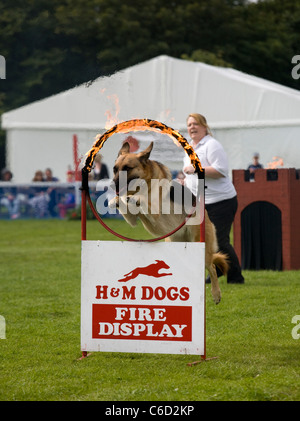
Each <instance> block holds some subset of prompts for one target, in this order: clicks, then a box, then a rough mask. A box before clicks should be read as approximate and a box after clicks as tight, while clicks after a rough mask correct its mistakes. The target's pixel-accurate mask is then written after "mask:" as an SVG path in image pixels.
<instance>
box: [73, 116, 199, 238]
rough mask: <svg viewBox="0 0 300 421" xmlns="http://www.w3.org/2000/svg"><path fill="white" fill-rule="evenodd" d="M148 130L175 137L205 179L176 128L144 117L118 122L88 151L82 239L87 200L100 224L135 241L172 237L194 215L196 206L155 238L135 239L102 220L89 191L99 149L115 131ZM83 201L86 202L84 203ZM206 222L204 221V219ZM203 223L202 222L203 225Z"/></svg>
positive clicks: (84, 179)
mask: <svg viewBox="0 0 300 421" xmlns="http://www.w3.org/2000/svg"><path fill="white" fill-rule="evenodd" d="M145 127H146V130H147V129H151V130H154V131H160V132H162V133H164V134H167V135H169V136H171V137H174V138H175V139H176V140H177V142H179V143H180V145H181V146H182V147H183V148H184V150H185V152H186V153H187V154H188V155H189V158H190V160H191V164H192V165H193V166H194V168H195V170H196V172H197V174H198V178H201V179H204V170H203V168H202V166H201V162H200V160H199V158H198V156H197V154H196V153H195V151H194V150H193V148H192V146H191V145H190V144H189V143H188V141H187V140H186V139H185V138H184V137H183V136H182V135H181V134H180V133H179V132H178V131H176V130H174V129H172V128H170V127H168V126H166V125H165V124H163V123H160V122H158V121H156V120H149V119H142V120H128V121H125V122H123V123H119V124H116V125H115V126H113V127H112V128H111V129H109V130H108V131H106V132H105V133H104V134H103V135H102V136H100V137H99V138H98V139H97V140H96V142H95V143H94V145H93V147H92V148H91V150H90V151H89V152H88V153H87V158H86V161H85V166H84V167H83V169H82V188H81V190H82V197H81V201H82V206H81V209H82V215H81V223H82V233H84V235H82V237H84V238H82V240H85V239H86V200H87V201H88V203H89V206H90V208H91V210H92V212H93V214H94V216H95V218H96V219H97V220H98V222H100V224H101V225H102V226H103V227H104V228H105V229H106V230H107V231H108V232H110V233H111V234H113V235H115V236H116V237H118V238H120V239H122V240H125V241H135V242H156V241H160V240H163V239H164V238H167V237H170V236H171V235H173V234H175V233H176V232H177V231H179V230H180V229H181V228H182V227H183V226H184V225H185V224H186V223H187V221H188V220H189V219H190V217H191V216H192V215H193V213H194V211H195V208H194V209H193V210H192V212H191V213H190V214H189V215H188V216H187V217H186V218H185V219H184V221H183V222H182V223H181V224H180V225H179V226H178V227H177V228H175V229H174V230H172V231H171V232H169V233H168V234H165V235H162V236H160V237H155V238H150V239H140V240H139V239H134V238H129V237H126V236H124V235H122V234H119V233H117V232H115V231H114V230H112V229H111V228H110V227H109V226H108V225H106V224H105V222H104V221H103V220H102V218H101V217H100V215H99V214H98V213H97V211H96V209H95V208H94V205H93V203H92V200H91V197H90V193H89V186H88V174H89V172H90V171H91V169H92V165H93V162H94V159H95V156H96V154H97V153H98V152H99V150H100V149H101V148H102V146H103V145H104V142H105V141H106V140H107V139H108V138H109V137H111V136H112V135H113V134H114V133H126V132H129V131H131V130H133V129H135V130H137V129H138V130H139V129H142V130H145ZM83 201H84V202H85V203H84V204H83ZM203 222H204V221H203ZM202 225H203V223H202V224H201V226H202ZM202 232H203V229H202V230H200V241H201V240H202V241H203V239H201V237H202V235H201V234H202Z"/></svg>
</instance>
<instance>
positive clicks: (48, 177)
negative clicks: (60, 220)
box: [45, 168, 59, 217]
mask: <svg viewBox="0 0 300 421" xmlns="http://www.w3.org/2000/svg"><path fill="white" fill-rule="evenodd" d="M45 181H47V182H49V183H51V182H57V181H59V180H58V178H57V177H53V173H52V170H51V168H46V170H45ZM47 193H48V195H49V203H48V210H49V213H50V215H51V216H52V217H56V216H57V211H56V205H57V200H56V192H55V187H49V188H48V190H47Z"/></svg>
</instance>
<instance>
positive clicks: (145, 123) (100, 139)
mask: <svg viewBox="0 0 300 421" xmlns="http://www.w3.org/2000/svg"><path fill="white" fill-rule="evenodd" d="M145 130H152V131H155V132H158V133H163V134H166V135H168V136H169V137H170V138H171V139H172V140H173V141H175V143H179V144H180V145H181V146H182V147H183V148H184V150H185V151H186V153H187V154H188V156H189V158H190V160H191V164H192V165H193V166H194V168H195V170H196V171H197V170H199V171H201V172H203V168H202V166H201V162H200V160H199V158H198V156H197V154H196V153H195V151H194V149H193V148H192V147H191V146H190V145H189V143H188V141H187V140H186V139H185V138H184V137H183V136H182V135H181V134H180V133H179V132H178V131H176V130H174V129H172V128H171V127H168V126H166V125H165V124H163V123H160V122H159V121H156V120H150V119H136V120H129V121H124V122H122V123H118V124H116V125H115V126H113V127H111V128H110V129H109V130H107V131H106V132H105V133H104V134H103V135H97V137H96V141H95V143H94V145H93V146H92V148H91V149H90V151H89V152H88V153H87V154H86V155H87V158H86V160H85V165H84V168H83V170H85V171H87V172H90V171H91V169H92V166H93V162H94V159H95V156H96V154H97V153H98V152H99V150H100V149H101V148H102V146H103V145H104V143H105V142H106V140H107V139H108V138H109V137H110V136H112V135H113V134H115V133H129V132H134V131H145Z"/></svg>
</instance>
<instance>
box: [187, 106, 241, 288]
mask: <svg viewBox="0 0 300 421" xmlns="http://www.w3.org/2000/svg"><path fill="white" fill-rule="evenodd" d="M187 130H188V134H189V136H190V138H191V146H192V147H193V149H194V151H195V152H196V154H197V155H198V157H199V159H200V162H201V165H202V167H203V168H204V169H205V186H206V189H205V209H206V210H207V213H208V216H209V218H210V220H211V221H212V223H213V224H214V225H215V227H216V231H217V238H218V244H219V249H220V251H222V252H223V253H226V254H227V255H228V256H229V260H230V270H229V272H228V274H227V282H228V283H244V277H243V275H242V273H241V267H240V264H239V261H238V258H237V255H236V253H235V251H234V249H233V247H232V245H231V244H230V239H229V235H230V230H231V225H232V223H233V220H234V216H235V213H236V210H237V196H236V190H235V188H234V186H233V184H232V182H231V180H230V179H229V176H228V161H227V156H226V153H225V151H224V149H223V147H222V145H221V144H220V143H219V142H218V141H217V140H216V139H214V138H213V137H212V134H211V132H210V129H209V127H208V125H207V122H206V119H205V117H204V116H202V115H201V114H190V115H189V116H188V118H187ZM194 171H195V169H194V167H193V165H191V163H190V159H189V157H188V156H187V155H186V157H185V158H184V168H183V172H184V174H185V176H186V178H185V184H186V186H187V187H189V188H190V189H191V190H192V191H193V193H194V194H196V191H195V187H194V186H197V182H196V183H195V179H196V178H197V175H195V174H194ZM217 273H218V276H220V275H221V273H220V272H219V271H217Z"/></svg>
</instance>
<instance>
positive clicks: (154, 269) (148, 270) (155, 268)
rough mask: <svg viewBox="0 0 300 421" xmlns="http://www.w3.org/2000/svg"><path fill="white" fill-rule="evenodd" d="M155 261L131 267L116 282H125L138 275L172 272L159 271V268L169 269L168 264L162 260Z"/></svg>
mask: <svg viewBox="0 0 300 421" xmlns="http://www.w3.org/2000/svg"><path fill="white" fill-rule="evenodd" d="M155 261H156V263H152V264H151V265H148V266H145V267H137V268H135V269H133V270H132V271H131V272H129V273H126V274H125V275H124V276H125V278H123V279H119V280H118V282H127V281H129V280H130V279H134V278H136V277H137V276H138V275H147V276H154V278H160V277H161V276H169V275H172V273H159V271H160V270H161V269H170V266H168V265H167V264H166V263H165V262H164V261H163V260H155Z"/></svg>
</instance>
